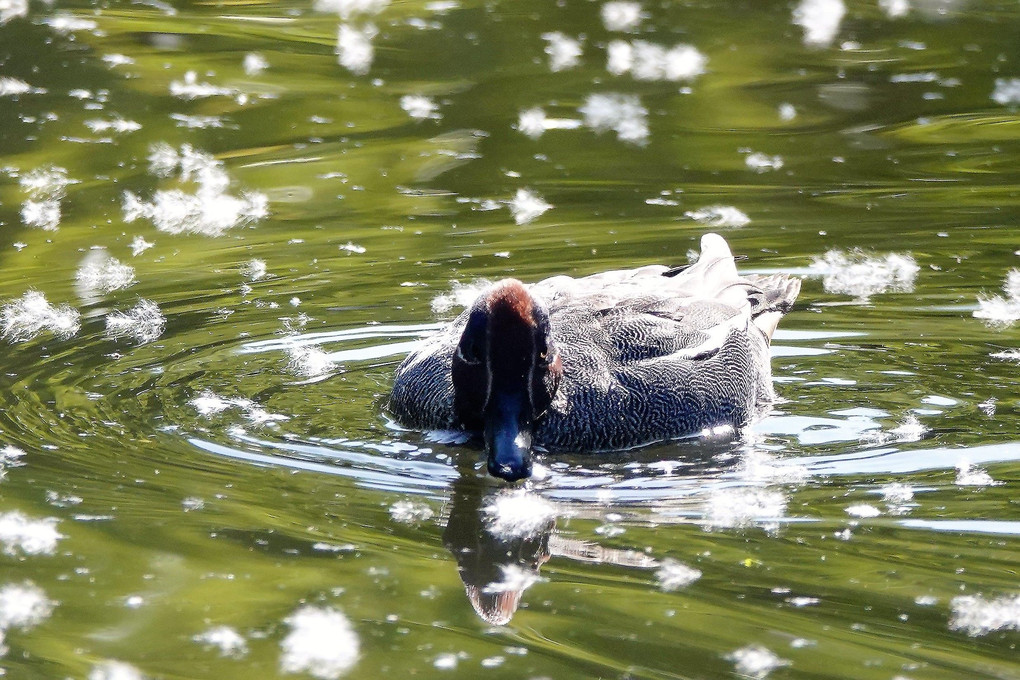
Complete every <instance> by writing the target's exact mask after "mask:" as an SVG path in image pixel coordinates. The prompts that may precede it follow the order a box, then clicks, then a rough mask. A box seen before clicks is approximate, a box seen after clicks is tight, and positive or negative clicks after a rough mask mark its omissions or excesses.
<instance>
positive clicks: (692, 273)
mask: <svg viewBox="0 0 1020 680" xmlns="http://www.w3.org/2000/svg"><path fill="white" fill-rule="evenodd" d="M527 289H528V291H529V292H530V293H531V295H532V296H534V298H535V299H537V300H539V301H541V303H543V304H544V307H545V309H546V310H547V311H548V317H549V325H550V327H551V335H552V339H553V342H554V343H555V345H556V347H558V350H559V355H560V357H561V359H562V366H563V374H562V378H561V380H560V383H559V389H558V390H557V391H556V394H555V396H554V398H553V401H552V404H551V406H550V407H549V409H548V410H547V411H546V413H545V414H544V415H543V416H542V417H540V418H539V419H538V420H537V421H536V422H535V423H534V431H533V436H534V440H533V441H534V444H535V445H538V446H541V447H543V448H545V449H548V450H550V451H578V452H580V451H601V450H610V449H621V448H627V447H632V446H636V445H640V444H645V443H648V442H653V441H658V440H664V439H671V438H676V437H682V436H686V435H691V434H695V433H698V432H701V431H702V430H704V429H705V428H709V427H715V426H719V425H724V424H728V425H732V426H734V427H739V426H741V425H744V424H746V423H747V422H748V421H750V420H751V419H752V418H754V417H755V415H757V414H758V413H759V412H760V411H761V410H762V409H763V408H765V407H767V406H768V405H769V404H770V403H771V402H772V400H773V399H774V394H773V390H772V380H771V369H770V365H769V349H768V345H769V341H770V339H771V336H772V333H773V331H774V330H775V326H776V324H777V323H778V321H779V318H780V317H781V316H782V315H783V314H785V313H786V312H787V311H789V309H790V307H791V305H792V304H793V301H794V299H795V298H796V297H797V293H798V292H799V290H800V280H799V279H796V278H791V277H788V276H786V275H782V274H777V275H772V276H746V277H741V276H740V275H738V273H737V270H736V266H735V264H734V260H733V257H732V255H731V254H730V250H729V247H728V246H727V245H726V242H725V240H723V239H722V237H720V236H718V235H715V234H706V235H705V236H704V237H703V239H702V254H701V257H700V259H699V260H698V262H697V263H696V264H694V265H692V266H690V267H687V268H685V269H683V270H677V269H671V268H669V267H664V266H657V265H654V266H646V267H641V268H638V269H632V270H624V271H612V272H606V273H603V274H596V275H593V276H588V277H584V278H579V279H574V278H571V277H567V276H556V277H553V278H550V279H545V280H544V281H540V282H538V283H535V284H532V285H530V286H528V287H527ZM468 314H469V311H465V312H464V313H463V314H461V315H460V316H459V317H458V318H457V319H455V320H454V321H453V322H452V323H451V324H450V325H449V326H448V327H447V328H445V329H443V330H442V331H440V332H439V333H438V334H437V335H435V336H433V337H432V338H430V339H429V340H427V341H426V342H425V343H424V344H423V345H422V346H421V347H420V348H419V349H417V350H415V351H414V352H412V353H411V354H410V355H409V356H408V357H407V358H406V359H405V360H404V362H403V363H401V365H400V367H399V368H398V369H397V373H396V379H395V383H394V387H393V392H392V394H391V397H390V402H389V407H390V410H391V411H392V413H393V414H394V416H395V417H396V418H397V420H398V421H399V422H401V423H403V424H405V425H408V426H410V427H414V428H418V429H463V426H462V423H459V422H458V417H457V414H456V410H455V407H454V386H453V382H452V379H451V364H452V358H453V355H454V353H455V352H456V351H457V343H458V341H459V340H460V338H461V335H462V333H463V332H464V328H465V325H466V324H467V320H468ZM478 398H479V399H482V400H484V399H485V395H478Z"/></svg>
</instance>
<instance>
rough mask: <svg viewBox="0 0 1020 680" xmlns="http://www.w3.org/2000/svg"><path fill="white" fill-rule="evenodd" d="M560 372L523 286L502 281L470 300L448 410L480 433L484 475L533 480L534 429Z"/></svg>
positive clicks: (545, 325) (544, 319)
mask: <svg viewBox="0 0 1020 680" xmlns="http://www.w3.org/2000/svg"><path fill="white" fill-rule="evenodd" d="M562 374H563V365H562V363H561V362H560V356H559V352H558V351H557V349H556V347H555V346H554V345H553V341H552V335H551V333H550V328H549V314H548V312H547V311H546V309H545V306H544V305H543V304H542V303H541V302H540V301H539V300H538V299H536V298H535V297H534V296H533V295H531V293H529V292H528V290H527V288H525V287H524V284H522V283H521V282H520V281H518V280H516V279H504V280H502V281H499V282H497V283H495V284H493V285H492V286H491V287H490V288H488V289H487V290H486V291H485V292H483V293H482V294H481V295H480V296H479V297H478V299H477V300H475V302H474V304H473V305H472V306H471V310H470V312H469V316H468V320H467V324H466V325H465V327H464V332H463V333H462V334H461V337H460V342H459V343H458V344H457V350H456V352H455V353H454V357H453V388H454V402H455V403H454V405H455V408H456V411H457V415H458V417H459V418H460V420H461V422H462V423H463V425H464V426H465V427H466V428H468V429H477V430H481V431H482V433H483V434H484V436H485V448H486V452H487V453H488V458H489V462H488V467H489V473H490V474H492V475H495V476H496V477H501V478H503V479H505V480H508V481H515V480H518V479H523V478H525V477H529V476H531V437H532V431H533V429H534V427H535V422H536V421H537V420H538V419H539V418H541V417H542V415H543V414H544V413H545V411H546V410H547V409H548V408H549V404H550V403H551V402H552V399H553V396H554V395H555V393H556V388H557V386H558V385H559V380H560V376H561V375H562Z"/></svg>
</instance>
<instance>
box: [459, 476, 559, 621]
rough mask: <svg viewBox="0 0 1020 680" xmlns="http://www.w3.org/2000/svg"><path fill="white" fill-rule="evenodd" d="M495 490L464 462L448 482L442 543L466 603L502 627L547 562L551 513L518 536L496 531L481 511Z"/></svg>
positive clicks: (551, 529)
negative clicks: (447, 514)
mask: <svg viewBox="0 0 1020 680" xmlns="http://www.w3.org/2000/svg"><path fill="white" fill-rule="evenodd" d="M498 493H499V491H498V490H497V489H494V487H493V486H492V485H491V484H489V483H487V480H484V479H482V478H481V477H480V476H479V475H477V474H475V473H474V471H473V470H471V469H470V468H468V467H466V466H464V469H462V470H461V475H460V477H459V478H458V479H457V480H456V481H454V483H453V494H452V495H451V503H450V517H449V521H448V522H447V524H446V528H445V529H444V530H443V545H445V546H446V549H447V550H449V551H450V553H451V554H452V555H453V557H454V559H455V560H456V561H457V571H458V573H459V574H460V580H461V581H463V582H464V592H465V593H466V594H467V597H468V600H469V601H470V602H471V606H472V607H474V610H475V612H476V613H477V614H478V616H480V617H481V618H482V619H483V620H484V621H486V622H488V623H491V624H494V625H504V624H506V623H509V621H510V619H511V618H513V615H514V613H515V612H516V611H517V607H518V606H519V605H520V602H521V595H523V593H524V591H525V590H526V589H527V587H528V586H529V585H531V584H532V583H534V582H535V581H536V580H538V571H539V568H540V567H541V566H542V565H543V564H545V562H546V561H548V559H549V557H550V552H549V537H550V535H551V534H552V531H553V527H554V526H555V524H556V519H555V517H552V516H550V517H549V518H548V520H545V521H542V522H541V523H540V526H538V527H536V528H535V529H533V530H531V531H527V532H522V533H521V534H519V535H518V534H513V535H497V534H496V533H494V532H493V530H492V529H493V525H492V522H491V519H490V516H489V513H488V512H487V511H486V508H487V507H489V506H490V505H491V503H492V502H493V500H494V499H495V497H496V496H497V494H498Z"/></svg>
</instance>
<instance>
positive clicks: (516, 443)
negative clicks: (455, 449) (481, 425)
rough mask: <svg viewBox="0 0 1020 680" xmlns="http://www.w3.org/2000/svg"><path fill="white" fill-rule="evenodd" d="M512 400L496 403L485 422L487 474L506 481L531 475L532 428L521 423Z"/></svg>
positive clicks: (518, 411)
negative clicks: (487, 459) (487, 455)
mask: <svg viewBox="0 0 1020 680" xmlns="http://www.w3.org/2000/svg"><path fill="white" fill-rule="evenodd" d="M514 401H516V400H512V399H508V400H504V402H503V403H497V404H496V406H497V407H496V408H494V409H492V411H491V412H490V414H489V415H488V416H487V417H486V419H485V449H486V451H487V452H488V454H489V463H488V467H489V474H490V475H492V476H494V477H499V478H501V479H505V480H507V481H508V482H515V481H517V480H518V479H525V478H527V477H530V476H531V428H530V425H529V426H527V427H525V426H523V425H522V424H521V420H522V418H521V415H520V409H519V408H513V406H514V405H515V404H514V403H512V402H514ZM507 402H509V403H507Z"/></svg>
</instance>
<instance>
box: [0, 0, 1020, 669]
mask: <svg viewBox="0 0 1020 680" xmlns="http://www.w3.org/2000/svg"><path fill="white" fill-rule="evenodd" d="M1018 38H1020V11H1018V9H1017V7H1016V5H1015V3H1011V2H980V1H977V0H973V1H971V2H964V1H962V0H924V1H919V0H911V1H909V2H908V1H907V0H901V1H899V2H897V1H895V0H892V1H883V2H877V3H875V2H856V1H852V2H851V1H848V2H846V4H845V6H844V5H843V3H841V2H839V1H838V0H830V1H823V0H818V1H816V2H805V3H799V4H798V3H779V2H755V3H747V2H677V3H609V2H605V3H599V2H588V1H586V0H567V1H566V2H561V3H547V2H532V1H528V0H516V1H513V2H510V1H508V0H504V1H501V2H486V3H478V2H471V1H470V0H458V1H455V2H411V1H408V2H392V3H389V2H385V1H382V0H379V1H376V2H367V1H366V2H353V1H345V0H333V1H332V2H331V1H329V0H320V2H318V3H314V4H312V3H308V2H302V3H251V2H248V3H244V2H236V3H185V2H174V3H165V2H162V1H161V0H160V1H153V2H118V1H112V2H103V3H87V2H64V1H63V0H57V2H54V3H33V4H29V5H27V6H22V5H21V4H20V3H18V2H9V3H5V4H4V3H0V264H2V266H0V305H2V312H0V325H2V327H0V331H2V332H3V338H2V339H0V347H2V350H3V351H2V352H0V376H2V378H0V380H2V382H0V400H2V401H0V472H2V473H3V474H2V475H0V542H2V546H0V548H2V554H0V633H2V636H0V641H2V643H3V644H2V646H0V649H4V650H5V653H4V655H3V656H2V657H0V668H2V669H4V670H5V671H6V674H7V676H8V677H11V678H90V679H91V680H97V679H98V680H113V679H114V678H116V679H117V680H121V679H122V678H128V679H131V680H133V679H135V678H139V677H148V678H213V677H215V678H217V679H223V680H226V679H227V678H235V677H236V678H250V677H252V676H255V677H267V678H268V677H291V676H294V677H304V676H309V675H310V676H312V677H318V678H336V677H341V676H343V677H358V678H374V677H378V676H380V675H382V674H388V675H392V676H393V677H410V676H411V675H418V676H422V677H435V676H443V677H445V676H449V677H478V676H480V675H491V676H493V677H508V678H509V677H512V678H520V677H529V678H540V677H549V678H574V677H576V678H589V677H604V678H716V677H718V678H724V677H734V676H737V677H758V678H761V677H765V676H769V677H775V678H808V677H812V678H818V677H832V678H868V679H871V678H875V679H883V680H885V679H891V678H915V679H920V678H959V677H968V678H970V677H974V678H978V677H980V678H1017V677H1020V663H1018V662H1017V652H1016V645H1017V642H1018V632H1017V631H1018V629H1020V589H1018V583H1017V571H1018V569H1020V549H1018V548H1020V546H1018V536H1020V508H1018V505H1017V500H1016V497H1017V489H1018V486H1020V425H1018V422H1020V421H1018V418H1017V415H1018V407H1020V398H1018V396H1017V393H1018V392H1017V380H1016V375H1017V365H1018V362H1020V348H1018V342H1020V335H1018V330H1017V328H1018V326H1017V325H1015V324H1014V323H1013V322H1015V321H1016V320H1017V319H1018V318H1020V274H1014V278H1012V279H1010V278H1009V277H1010V272H1011V271H1015V270H1016V269H1017V268H1018V267H1020V238H1018V233H1020V232H1018V231H1017V227H1016V225H1017V223H1018V221H1020V198H1018V192H1017V186H1018V185H1020V174H1018V170H1017V168H1020V122H1018V121H1020V119H1018V117H1017V109H1018V107H1020V63H1018V58H1020V53H1018V51H1017V44H1018ZM710 230H712V231H718V232H719V233H722V234H723V235H724V236H725V237H726V238H727V240H728V241H729V242H730V244H731V247H732V248H733V250H734V252H736V253H740V254H743V255H746V259H745V260H743V261H742V262H741V267H742V268H743V269H744V270H745V271H748V272H757V273H768V272H780V271H786V272H793V273H796V274H798V275H801V276H803V277H804V279H805V281H804V286H803V290H802V293H801V297H800V300H799V302H798V305H797V307H796V308H795V309H794V311H793V312H792V313H791V314H790V315H788V317H787V318H786V319H785V320H784V321H783V323H782V325H781V328H780V330H779V332H778V333H777V336H776V339H775V342H774V345H773V372H774V377H775V381H776V388H777V391H778V392H779V394H780V396H781V400H780V401H779V402H778V403H777V404H776V405H775V409H774V410H773V412H772V413H771V414H769V415H768V416H767V417H766V418H764V419H763V420H761V421H760V422H758V423H756V424H755V425H754V426H753V427H750V428H748V430H747V431H745V432H741V433H738V434H736V435H732V434H727V433H722V434H719V435H715V436H706V437H702V438H699V439H697V440H693V441H683V442H668V443H661V444H657V445H653V446H648V447H644V448H641V449H638V450H634V451H627V452H620V453H615V454H605V455H598V456H591V455H568V456H559V457H556V458H555V459H553V458H547V459H546V460H545V461H544V464H543V466H542V470H541V473H542V474H541V475H540V476H539V478H538V479H535V480H533V481H531V482H529V483H528V484H526V485H523V487H522V488H518V489H514V488H509V487H507V486H505V485H504V484H502V483H499V482H497V481H496V480H494V479H490V478H487V477H486V476H485V475H484V466H483V465H482V461H481V458H480V451H478V450H477V448H475V447H473V446H471V445H467V446H465V445H458V444H456V443H451V442H450V441H449V440H448V439H444V438H442V437H435V436H428V435H425V434H423V433H419V432H413V431H407V430H405V429H403V428H400V427H399V426H397V425H396V424H395V423H394V422H392V420H391V419H390V418H389V417H388V416H387V414H386V412H385V408H384V404H385V399H386V395H387V394H388V391H389V388H390V385H391V381H392V374H393V371H394V369H395V367H396V365H397V363H398V362H399V361H400V359H401V358H402V357H403V356H404V355H405V354H406V353H407V352H408V351H409V350H410V349H411V348H412V347H413V346H414V344H415V343H416V342H418V341H419V340H420V339H421V338H423V337H425V336H426V335H427V334H428V333H430V332H432V331H434V330H435V329H436V328H438V327H440V324H441V323H442V322H443V321H445V320H448V319H450V318H452V316H453V315H455V314H456V313H457V312H458V311H459V309H460V308H461V305H463V304H464V302H465V301H466V300H467V299H469V296H470V291H471V290H473V289H474V287H476V286H477V285H479V283H480V282H483V281H485V280H494V279H497V278H500V277H503V276H515V277H518V278H521V279H523V280H525V281H534V280H537V279H539V278H543V277H546V276H551V275H555V274H563V273H565V274H571V275H576V276H580V275H585V274H589V273H592V272H597V271H602V270H605V269H609V268H621V267H630V266H636V265H641V264H649V263H673V264H682V263H684V262H687V261H688V260H689V258H691V257H693V256H694V255H695V252H694V251H696V248H697V244H698V241H699V239H700V236H701V234H703V233H705V232H706V231H710ZM33 291H34V292H33Z"/></svg>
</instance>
